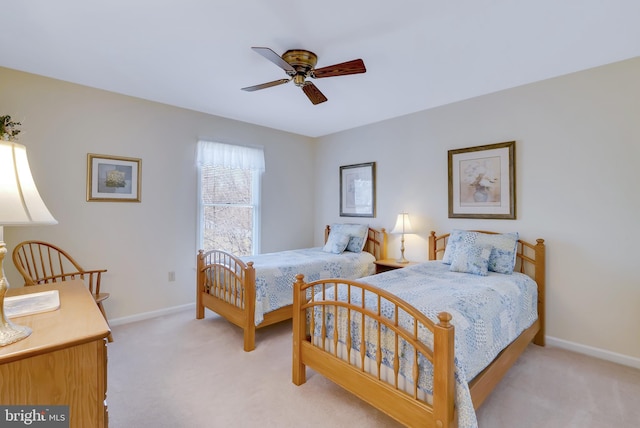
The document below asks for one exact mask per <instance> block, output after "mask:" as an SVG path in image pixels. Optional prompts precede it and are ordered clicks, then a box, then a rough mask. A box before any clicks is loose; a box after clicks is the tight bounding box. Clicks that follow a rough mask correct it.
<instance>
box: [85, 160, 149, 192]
mask: <svg viewBox="0 0 640 428" xmlns="http://www.w3.org/2000/svg"><path fill="white" fill-rule="evenodd" d="M141 164H142V160H140V159H136V158H125V157H121V156H108V155H96V154H93V153H89V154H87V201H88V202H140V178H141V167H142V165H141Z"/></svg>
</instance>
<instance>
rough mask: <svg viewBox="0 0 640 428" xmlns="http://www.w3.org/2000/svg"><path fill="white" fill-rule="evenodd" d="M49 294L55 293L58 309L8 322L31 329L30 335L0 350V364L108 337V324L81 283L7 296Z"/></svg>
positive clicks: (30, 289)
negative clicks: (52, 291)
mask: <svg viewBox="0 0 640 428" xmlns="http://www.w3.org/2000/svg"><path fill="white" fill-rule="evenodd" d="M48 290H58V293H59V295H60V308H59V309H56V310H55V311H50V312H44V313H40V314H34V315H27V316H22V317H15V318H11V321H12V322H13V323H14V324H17V325H21V326H27V327H30V328H31V330H33V332H32V333H31V335H30V336H29V337H27V338H26V339H22V340H20V341H18V342H15V343H12V344H10V345H7V346H2V347H0V363H1V364H4V363H7V362H10V361H14V360H17V359H21V358H28V357H32V356H35V355H39V354H43V353H46V352H51V351H55V350H56V349H62V348H67V347H69V346H74V345H79V344H82V343H87V342H91V341H94V340H97V339H100V338H105V337H107V336H108V335H109V326H108V325H107V322H106V321H105V319H104V317H103V316H102V313H101V312H100V310H99V309H98V305H96V303H95V301H94V299H93V296H91V293H90V292H89V290H88V289H87V287H86V286H85V285H84V283H83V282H82V281H80V280H73V281H65V282H62V283H59V284H47V285H34V286H29V287H16V288H10V289H9V290H8V291H7V294H6V295H7V297H9V296H18V295H23V294H28V293H39V292H42V291H48Z"/></svg>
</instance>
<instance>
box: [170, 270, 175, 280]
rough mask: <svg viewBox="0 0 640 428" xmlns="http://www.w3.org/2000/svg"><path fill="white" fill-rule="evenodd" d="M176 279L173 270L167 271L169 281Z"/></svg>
mask: <svg viewBox="0 0 640 428" xmlns="http://www.w3.org/2000/svg"><path fill="white" fill-rule="evenodd" d="M175 280H176V273H175V272H174V271H171V272H169V282H173V281H175Z"/></svg>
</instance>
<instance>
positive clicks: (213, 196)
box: [197, 141, 264, 256]
mask: <svg viewBox="0 0 640 428" xmlns="http://www.w3.org/2000/svg"><path fill="white" fill-rule="evenodd" d="M197 157H198V172H199V174H198V175H199V180H198V190H199V191H198V194H199V197H198V200H199V205H200V206H199V210H198V213H199V214H198V217H199V221H198V224H199V227H198V235H199V236H198V243H199V248H200V249H203V250H204V251H209V250H213V249H219V250H224V251H227V252H230V253H233V254H235V255H240V256H248V255H252V254H257V253H258V252H259V249H260V248H259V247H260V245H259V244H260V242H259V237H260V229H259V225H260V178H261V175H262V172H264V153H263V150H262V149H260V148H253V147H244V146H236V145H231V144H222V143H214V142H209V141H199V142H198V155H197Z"/></svg>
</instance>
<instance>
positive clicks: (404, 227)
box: [391, 213, 413, 234]
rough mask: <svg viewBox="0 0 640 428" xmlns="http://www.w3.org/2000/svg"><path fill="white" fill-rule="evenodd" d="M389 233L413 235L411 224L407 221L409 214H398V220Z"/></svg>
mask: <svg viewBox="0 0 640 428" xmlns="http://www.w3.org/2000/svg"><path fill="white" fill-rule="evenodd" d="M391 233H403V234H404V233H413V229H412V228H411V222H410V221H409V214H407V213H401V214H398V219H397V220H396V225H395V226H394V227H393V230H392V231H391Z"/></svg>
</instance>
